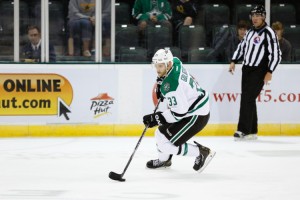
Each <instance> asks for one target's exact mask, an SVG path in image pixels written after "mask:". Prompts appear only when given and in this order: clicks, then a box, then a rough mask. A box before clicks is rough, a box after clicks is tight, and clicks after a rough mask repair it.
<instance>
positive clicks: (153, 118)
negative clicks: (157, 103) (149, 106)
mask: <svg viewBox="0 0 300 200" xmlns="http://www.w3.org/2000/svg"><path fill="white" fill-rule="evenodd" d="M143 122H144V124H145V125H146V126H147V125H148V127H149V128H152V127H154V126H157V125H159V126H161V125H163V124H165V123H167V121H166V119H165V118H164V116H163V115H162V112H157V113H154V114H150V115H145V116H144V117H143Z"/></svg>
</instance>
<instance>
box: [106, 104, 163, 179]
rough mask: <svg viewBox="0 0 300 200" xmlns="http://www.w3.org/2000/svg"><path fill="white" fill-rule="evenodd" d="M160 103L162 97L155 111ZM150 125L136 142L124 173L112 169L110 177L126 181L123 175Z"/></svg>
mask: <svg viewBox="0 0 300 200" xmlns="http://www.w3.org/2000/svg"><path fill="white" fill-rule="evenodd" d="M159 103H160V99H159V101H158V102H157V105H156V107H155V109H154V112H153V113H155V112H156V110H157V109H158V106H159ZM148 127H149V125H146V126H145V128H144V131H143V133H142V135H141V137H140V139H139V141H138V142H137V144H136V146H135V148H134V151H133V153H132V154H131V156H130V158H129V160H128V162H127V164H126V166H125V168H124V170H123V173H122V174H117V173H115V172H113V171H111V172H109V175H108V177H109V178H110V179H112V180H115V181H121V182H124V181H125V179H124V178H123V176H124V174H125V172H126V170H127V168H128V166H129V164H130V162H131V160H132V158H133V156H134V154H135V152H136V150H137V149H138V147H139V145H140V143H141V141H142V139H143V137H144V135H145V133H146V131H147V129H148Z"/></svg>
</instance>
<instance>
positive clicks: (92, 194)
mask: <svg viewBox="0 0 300 200" xmlns="http://www.w3.org/2000/svg"><path fill="white" fill-rule="evenodd" d="M138 139H139V137H86V138H80V137H76V138H2V139H0V199H1V200H12V199H16V200H19V199H22V200H23V199H24V200H102V199H103V200H116V199H118V200H122V199H130V200H144V199H147V200H149V199H156V200H162V199H164V200H168V199H174V200H178V199H183V200H188V199H199V200H201V199H203V200H248V199H249V200H254V199H255V200H283V199H286V200H298V199H300V187H299V185H298V184H299V182H300V137H259V139H258V140H257V141H252V142H234V141H233V138H232V137H196V138H194V139H195V140H197V141H198V142H199V143H201V144H202V145H205V146H208V147H210V148H212V149H214V150H215V151H216V152H217V154H216V156H215V157H214V159H213V160H212V161H211V163H210V164H209V165H208V166H207V168H206V169H205V170H204V171H203V172H202V173H197V172H195V171H194V170H193V169H192V166H193V162H194V158H192V157H178V156H174V157H173V164H172V166H171V168H170V169H160V170H149V169H146V168H145V164H146V162H147V161H148V160H150V159H154V158H156V149H155V141H154V139H153V138H152V137H145V138H143V140H142V143H141V144H140V146H139V148H138V150H137V152H136V154H135V156H134V158H133V160H132V162H131V164H130V166H129V168H128V170H127V172H126V173H125V175H124V178H125V179H126V182H117V181H113V180H111V179H109V178H108V174H109V172H110V171H114V172H116V173H122V172H123V169H124V167H125V165H126V163H127V161H128V159H129V157H130V155H131V154H132V152H133V150H134V147H135V145H136V143H137V141H138Z"/></svg>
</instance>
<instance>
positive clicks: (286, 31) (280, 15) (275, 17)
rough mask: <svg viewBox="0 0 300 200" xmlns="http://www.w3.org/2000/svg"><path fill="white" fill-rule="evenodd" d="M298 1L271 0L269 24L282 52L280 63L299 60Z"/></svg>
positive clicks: (299, 23) (299, 27) (299, 11)
mask: <svg viewBox="0 0 300 200" xmlns="http://www.w3.org/2000/svg"><path fill="white" fill-rule="evenodd" d="M299 13H300V2H299V1H296V0H280V1H279V0H272V1H271V13H270V16H271V20H270V22H271V26H272V28H273V29H274V30H275V31H276V33H277V36H278V39H279V45H280V49H281V52H282V63H290V62H292V63H294V62H297V63H299V62H300V37H299V35H300V15H299Z"/></svg>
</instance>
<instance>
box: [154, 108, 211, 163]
mask: <svg viewBox="0 0 300 200" xmlns="http://www.w3.org/2000/svg"><path fill="white" fill-rule="evenodd" d="M208 119H209V114H208V115H205V116H200V115H195V116H191V117H187V118H184V119H182V120H180V121H179V122H176V123H172V124H164V125H162V126H160V127H159V128H158V129H156V131H155V140H156V145H157V150H158V159H159V160H160V161H166V160H168V159H169V156H170V155H181V156H193V157H197V156H199V153H200V152H199V148H198V146H197V145H194V144H190V143H187V141H188V140H189V139H190V138H192V137H193V136H194V135H196V134H197V133H198V132H199V131H201V130H202V129H203V128H204V127H205V126H206V124H207V122H208Z"/></svg>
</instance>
